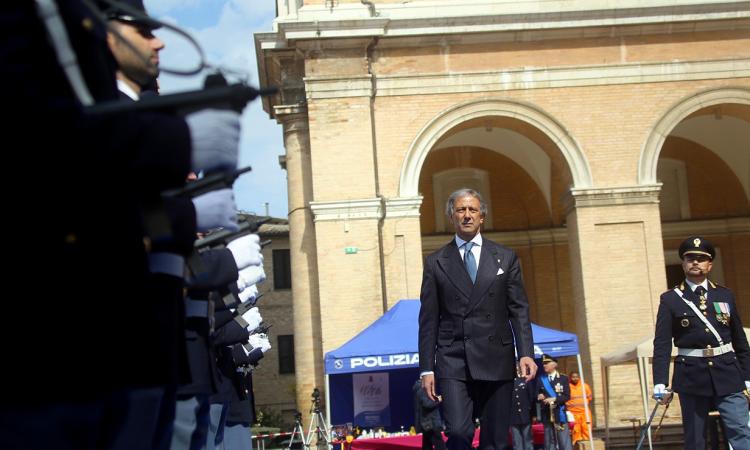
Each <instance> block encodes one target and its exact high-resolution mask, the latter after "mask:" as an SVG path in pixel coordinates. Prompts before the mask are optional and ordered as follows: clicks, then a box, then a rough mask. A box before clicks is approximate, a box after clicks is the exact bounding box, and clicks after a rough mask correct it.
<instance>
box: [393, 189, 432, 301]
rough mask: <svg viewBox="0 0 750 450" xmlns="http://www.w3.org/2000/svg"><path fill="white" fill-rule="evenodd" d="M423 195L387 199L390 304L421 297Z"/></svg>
mask: <svg viewBox="0 0 750 450" xmlns="http://www.w3.org/2000/svg"><path fill="white" fill-rule="evenodd" d="M421 205H422V197H421V196H417V197H396V198H388V199H386V200H385V223H384V226H383V259H384V263H383V267H384V268H385V281H386V291H387V293H388V298H387V302H388V308H389V309H390V308H391V307H392V306H393V305H394V304H396V302H398V301H399V300H401V299H406V298H419V291H420V288H421V285H422V264H423V259H424V258H423V257H422V230H421V229H420V220H419V217H420V215H419V207H420V206H421Z"/></svg>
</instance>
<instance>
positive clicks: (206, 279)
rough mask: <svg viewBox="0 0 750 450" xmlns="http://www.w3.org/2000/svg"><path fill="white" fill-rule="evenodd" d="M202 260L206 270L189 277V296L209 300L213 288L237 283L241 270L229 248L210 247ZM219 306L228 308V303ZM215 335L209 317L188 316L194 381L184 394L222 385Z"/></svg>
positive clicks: (181, 389) (184, 388)
mask: <svg viewBox="0 0 750 450" xmlns="http://www.w3.org/2000/svg"><path fill="white" fill-rule="evenodd" d="M200 261H201V266H202V268H203V271H202V272H201V273H199V274H196V275H195V276H194V277H193V278H191V279H190V280H189V289H188V297H190V298H191V299H193V300H200V301H206V302H208V301H209V300H208V298H209V293H210V292H211V290H213V289H217V288H220V287H223V286H226V285H227V284H229V283H236V281H237V277H238V275H239V272H238V270H237V264H236V263H235V261H234V257H233V256H232V252H231V251H229V250H228V249H216V250H206V251H204V252H202V253H201V254H200ZM217 307H221V308H224V305H223V304H222V305H217ZM227 312H228V310H227ZM212 339H213V337H212V335H211V330H210V324H209V320H208V318H205V317H188V318H187V320H186V330H185V338H184V340H185V345H186V347H187V355H188V362H189V364H190V374H191V378H192V381H191V382H190V383H188V384H184V385H182V386H180V387H179V389H178V391H177V392H178V394H179V395H180V396H182V397H188V396H193V395H196V394H211V393H214V392H216V391H217V389H218V388H219V385H220V383H221V382H220V379H219V377H220V375H219V369H218V367H217V356H216V354H215V352H214V346H213V342H212Z"/></svg>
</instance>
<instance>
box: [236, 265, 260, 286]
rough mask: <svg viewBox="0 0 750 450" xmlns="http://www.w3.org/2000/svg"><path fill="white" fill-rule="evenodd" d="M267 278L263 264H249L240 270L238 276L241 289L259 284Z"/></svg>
mask: <svg viewBox="0 0 750 450" xmlns="http://www.w3.org/2000/svg"><path fill="white" fill-rule="evenodd" d="M265 279H266V273H265V272H264V271H263V266H248V267H245V268H244V269H242V270H240V276H239V277H237V287H238V288H239V290H240V291H242V290H244V289H245V288H246V287H248V286H252V285H254V284H258V283H261V282H263V281H264V280H265Z"/></svg>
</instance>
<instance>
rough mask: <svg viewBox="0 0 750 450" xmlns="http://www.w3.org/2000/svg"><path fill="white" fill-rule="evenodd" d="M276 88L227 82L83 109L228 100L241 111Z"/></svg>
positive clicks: (107, 111) (185, 106) (184, 108)
mask: <svg viewBox="0 0 750 450" xmlns="http://www.w3.org/2000/svg"><path fill="white" fill-rule="evenodd" d="M277 92H278V89H277V88H275V87H270V88H266V89H255V88H254V87H252V86H248V85H246V84H244V83H234V84H229V85H224V86H220V85H212V86H210V87H206V88H204V89H198V90H194V91H187V92H179V93H176V94H165V95H159V96H147V97H143V98H141V99H139V100H138V101H137V102H133V101H130V100H127V101H125V100H115V101H108V102H102V103H97V104H95V105H92V106H89V107H87V108H86V109H85V112H86V113H87V114H90V115H96V116H108V115H112V114H123V113H129V112H136V111H180V112H183V113H186V112H190V111H195V110H199V109H204V108H209V107H212V106H217V105H221V106H224V105H226V104H230V105H231V106H232V108H233V109H235V110H236V111H242V109H244V107H245V106H246V105H247V104H248V103H249V102H251V101H253V100H255V99H256V98H257V97H259V96H260V97H265V96H268V95H273V94H275V93H277Z"/></svg>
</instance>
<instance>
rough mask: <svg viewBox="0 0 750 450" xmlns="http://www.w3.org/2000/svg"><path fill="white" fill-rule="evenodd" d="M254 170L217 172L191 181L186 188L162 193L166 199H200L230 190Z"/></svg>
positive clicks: (244, 168)
mask: <svg viewBox="0 0 750 450" xmlns="http://www.w3.org/2000/svg"><path fill="white" fill-rule="evenodd" d="M251 170H253V168H252V167H250V166H247V167H243V168H242V169H237V170H234V171H231V172H221V171H220V172H215V173H211V174H209V175H207V176H205V177H203V178H201V179H199V180H195V181H191V182H189V183H187V184H185V186H183V187H181V188H178V189H170V190H168V191H164V192H162V195H163V196H164V197H168V198H174V197H182V196H188V197H190V198H193V197H198V196H199V195H203V194H205V193H207V192H211V191H215V190H217V189H228V188H231V187H232V185H233V184H234V181H235V180H236V179H237V178H238V177H239V176H240V175H242V174H244V173H247V172H250V171H251Z"/></svg>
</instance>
